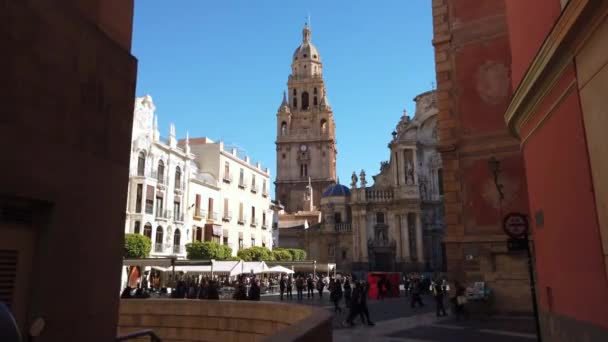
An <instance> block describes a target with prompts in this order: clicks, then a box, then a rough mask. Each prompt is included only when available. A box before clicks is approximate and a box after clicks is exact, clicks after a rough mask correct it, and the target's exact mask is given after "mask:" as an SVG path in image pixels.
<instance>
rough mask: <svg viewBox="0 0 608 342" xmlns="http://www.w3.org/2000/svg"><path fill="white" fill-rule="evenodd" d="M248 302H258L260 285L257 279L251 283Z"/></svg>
mask: <svg viewBox="0 0 608 342" xmlns="http://www.w3.org/2000/svg"><path fill="white" fill-rule="evenodd" d="M249 300H260V285H259V284H258V280H257V279H253V280H252V281H251V287H250V288H249Z"/></svg>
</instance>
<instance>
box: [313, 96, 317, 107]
mask: <svg viewBox="0 0 608 342" xmlns="http://www.w3.org/2000/svg"><path fill="white" fill-rule="evenodd" d="M312 104H313V105H314V106H316V105H317V97H316V96H315V97H314V98H313V99H312Z"/></svg>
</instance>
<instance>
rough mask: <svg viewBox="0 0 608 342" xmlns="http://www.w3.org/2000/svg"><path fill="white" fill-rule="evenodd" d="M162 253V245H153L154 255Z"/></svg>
mask: <svg viewBox="0 0 608 342" xmlns="http://www.w3.org/2000/svg"><path fill="white" fill-rule="evenodd" d="M162 252H163V244H162V243H155V244H154V253H162Z"/></svg>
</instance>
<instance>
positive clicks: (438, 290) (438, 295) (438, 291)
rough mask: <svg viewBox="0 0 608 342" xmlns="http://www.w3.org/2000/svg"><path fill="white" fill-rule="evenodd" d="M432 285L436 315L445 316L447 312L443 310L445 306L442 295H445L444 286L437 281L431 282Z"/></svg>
mask: <svg viewBox="0 0 608 342" xmlns="http://www.w3.org/2000/svg"><path fill="white" fill-rule="evenodd" d="M432 286H433V288H432V291H433V296H435V304H436V306H437V317H441V316H447V315H448V314H447V313H446V312H445V306H444V305H443V297H444V295H445V293H444V287H443V286H442V285H441V284H439V282H437V283H435V282H433V285H432Z"/></svg>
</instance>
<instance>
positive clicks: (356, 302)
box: [342, 282, 361, 327]
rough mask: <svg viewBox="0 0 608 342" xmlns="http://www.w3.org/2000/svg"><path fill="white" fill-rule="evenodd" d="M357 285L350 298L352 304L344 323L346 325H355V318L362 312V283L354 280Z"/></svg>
mask: <svg viewBox="0 0 608 342" xmlns="http://www.w3.org/2000/svg"><path fill="white" fill-rule="evenodd" d="M353 283H354V285H355V287H354V289H353V293H352V296H351V299H350V304H349V306H348V308H349V311H348V316H347V317H346V320H345V321H344V322H343V323H342V324H343V325H345V326H349V327H352V326H353V325H354V323H353V320H354V319H355V317H357V316H359V315H360V314H361V301H360V300H361V284H360V283H359V282H353Z"/></svg>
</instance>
